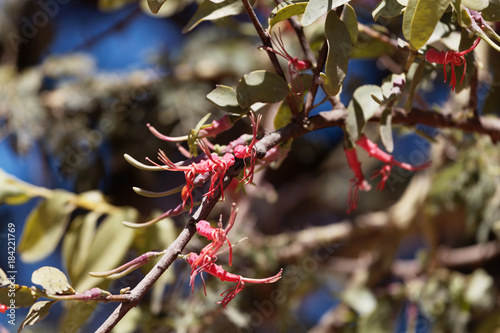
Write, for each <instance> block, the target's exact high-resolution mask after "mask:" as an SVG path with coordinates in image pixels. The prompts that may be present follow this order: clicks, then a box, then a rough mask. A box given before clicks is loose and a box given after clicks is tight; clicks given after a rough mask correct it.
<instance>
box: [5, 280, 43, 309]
mask: <svg viewBox="0 0 500 333" xmlns="http://www.w3.org/2000/svg"><path fill="white" fill-rule="evenodd" d="M12 290H14V293H12ZM37 299H38V296H37V294H36V293H35V292H34V291H33V290H32V289H31V288H29V287H28V286H21V285H19V284H15V285H14V287H13V289H11V288H10V285H9V286H6V287H2V288H0V303H1V304H5V305H7V306H9V305H10V304H14V305H15V307H16V308H27V307H28V306H32V305H33V304H34V303H35V302H36V300H37Z"/></svg>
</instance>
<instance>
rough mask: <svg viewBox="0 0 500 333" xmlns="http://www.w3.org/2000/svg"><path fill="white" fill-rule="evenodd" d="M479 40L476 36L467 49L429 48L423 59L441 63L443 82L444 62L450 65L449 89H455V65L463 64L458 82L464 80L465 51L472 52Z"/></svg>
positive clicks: (465, 66)
mask: <svg viewBox="0 0 500 333" xmlns="http://www.w3.org/2000/svg"><path fill="white" fill-rule="evenodd" d="M480 41H481V38H479V37H478V38H477V39H476V41H475V42H474V44H473V45H472V46H471V47H470V48H469V49H467V50H465V51H462V52H455V51H451V50H450V51H448V52H444V51H437V50H435V49H429V50H428V51H427V52H426V53H425V60H427V61H428V62H432V63H436V64H443V72H444V82H446V79H447V78H446V64H450V65H451V79H450V86H451V90H455V86H456V85H457V79H456V77H455V66H462V65H464V70H463V72H462V79H461V80H460V84H462V82H463V81H464V77H465V71H466V70H467V62H466V61H465V57H464V56H465V55H466V54H467V53H470V52H472V50H474V49H475V48H476V46H477V45H478V44H479V42H480Z"/></svg>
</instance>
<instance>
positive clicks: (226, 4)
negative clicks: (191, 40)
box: [182, 0, 244, 33]
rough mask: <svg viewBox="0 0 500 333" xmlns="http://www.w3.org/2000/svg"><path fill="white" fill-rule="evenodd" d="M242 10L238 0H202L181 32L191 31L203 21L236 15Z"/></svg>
mask: <svg viewBox="0 0 500 333" xmlns="http://www.w3.org/2000/svg"><path fill="white" fill-rule="evenodd" d="M243 10H244V7H243V4H242V3H241V1H240V0H224V1H222V2H217V3H216V2H212V1H210V0H204V1H203V2H202V3H201V4H200V5H199V6H198V9H197V10H196V12H195V13H194V15H193V17H192V18H191V19H190V20H189V22H188V23H187V24H186V26H185V27H184V29H183V30H182V32H184V33H186V32H189V31H191V30H192V29H194V28H195V27H196V26H197V25H198V24H200V23H201V22H203V21H212V20H217V19H220V18H223V17H227V16H233V15H238V14H240V13H241V12H243Z"/></svg>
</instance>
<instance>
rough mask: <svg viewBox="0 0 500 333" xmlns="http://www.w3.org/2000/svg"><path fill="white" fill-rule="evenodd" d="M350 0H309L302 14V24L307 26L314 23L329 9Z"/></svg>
mask: <svg viewBox="0 0 500 333" xmlns="http://www.w3.org/2000/svg"><path fill="white" fill-rule="evenodd" d="M349 1H351V0H329V1H324V0H310V1H309V3H308V4H307V7H306V10H305V12H304V16H302V21H301V23H302V25H303V26H305V27H306V26H308V25H311V24H313V23H314V21H316V20H317V19H319V18H320V17H321V16H323V15H325V14H326V13H328V12H329V11H330V10H332V9H335V8H337V7H339V6H342V5H343V4H346V3H348V2H349Z"/></svg>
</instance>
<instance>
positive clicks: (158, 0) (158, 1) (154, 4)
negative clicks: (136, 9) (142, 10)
mask: <svg viewBox="0 0 500 333" xmlns="http://www.w3.org/2000/svg"><path fill="white" fill-rule="evenodd" d="M165 1H167V0H148V6H149V9H150V10H151V12H152V13H153V14H158V11H159V10H160V8H161V6H163V4H164V3H165Z"/></svg>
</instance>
